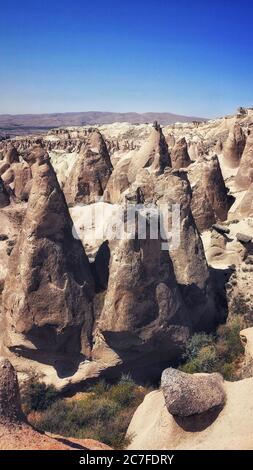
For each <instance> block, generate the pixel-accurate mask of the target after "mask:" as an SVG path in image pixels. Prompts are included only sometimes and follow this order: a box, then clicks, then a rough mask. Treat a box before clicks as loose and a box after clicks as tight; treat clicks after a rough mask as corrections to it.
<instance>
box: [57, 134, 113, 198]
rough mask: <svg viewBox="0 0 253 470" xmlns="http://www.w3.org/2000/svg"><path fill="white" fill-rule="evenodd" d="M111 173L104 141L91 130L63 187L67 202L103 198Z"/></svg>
mask: <svg viewBox="0 0 253 470" xmlns="http://www.w3.org/2000/svg"><path fill="white" fill-rule="evenodd" d="M111 173H112V164H111V161H110V156H109V153H108V150H107V147H106V144H105V141H104V139H103V137H102V135H101V134H100V132H98V131H97V130H91V132H90V135H89V137H88V140H87V142H86V143H85V144H83V146H82V148H81V151H80V154H79V155H78V158H77V161H76V163H75V165H74V166H73V167H72V170H71V172H70V174H69V176H68V178H67V181H66V184H65V186H64V194H65V196H66V199H67V202H68V203H69V204H74V203H75V204H77V203H85V204H90V203H93V202H96V199H97V198H98V197H101V196H103V194H104V190H105V188H106V185H107V182H108V180H109V178H110V176H111Z"/></svg>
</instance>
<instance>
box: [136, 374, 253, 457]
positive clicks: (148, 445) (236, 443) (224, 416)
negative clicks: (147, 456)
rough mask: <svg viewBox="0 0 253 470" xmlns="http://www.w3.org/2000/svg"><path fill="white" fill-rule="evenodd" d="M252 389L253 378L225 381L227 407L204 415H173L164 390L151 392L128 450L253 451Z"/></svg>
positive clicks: (139, 411) (137, 420)
mask: <svg viewBox="0 0 253 470" xmlns="http://www.w3.org/2000/svg"><path fill="white" fill-rule="evenodd" d="M252 386H253V378H250V379H244V380H239V381H238V382H224V389H225V392H226V396H227V399H226V404H225V406H224V407H223V409H222V411H221V412H220V413H218V412H217V411H213V412H211V411H209V412H208V413H206V414H204V415H205V416H203V415H195V416H189V417H176V416H173V415H171V414H170V413H169V412H168V410H167V407H166V404H165V398H164V395H163V392H162V391H161V390H156V391H154V392H151V393H149V394H148V395H146V397H145V399H144V401H143V403H142V404H141V405H140V406H139V408H137V410H136V412H135V414H134V416H133V419H132V421H131V423H130V426H129V428H128V435H129V436H134V437H133V438H132V441H131V444H130V445H129V446H128V449H129V450H132V451H133V450H137V451H138V452H139V451H140V450H151V451H153V450H154V449H156V450H161V451H164V449H171V450H191V451H192V450H212V451H213V450H214V449H215V450H221V451H224V450H232V451H234V450H235V449H236V450H253V443H252V433H253V423H252V420H251V419H249V413H250V411H251V409H252V406H253V399H252ZM207 398H208V397H207Z"/></svg>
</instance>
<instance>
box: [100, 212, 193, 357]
mask: <svg viewBox="0 0 253 470" xmlns="http://www.w3.org/2000/svg"><path fill="white" fill-rule="evenodd" d="M143 220H144V221H145V222H147V220H145V218H143ZM190 326H191V321H190V318H189V316H188V312H187V310H186V308H185V305H184V301H183V299H182V296H181V294H180V290H179V288H178V286H177V282H176V278H175V274H174V270H173V266H172V263H171V259H170V256H169V253H168V251H163V250H162V249H161V240H160V239H158V240H151V239H150V238H149V236H148V237H147V239H145V240H138V239H137V238H136V237H135V238H134V239H130V240H124V239H123V240H119V241H118V243H117V245H116V248H114V250H113V253H112V254H111V261H110V275H109V281H108V289H107V293H106V296H105V301H104V307H103V310H102V312H101V315H100V318H99V320H98V329H99V331H100V332H101V333H102V335H103V337H104V339H105V342H106V344H108V346H109V347H110V348H111V349H113V350H115V351H116V352H117V353H118V354H119V356H120V357H121V358H124V362H125V363H131V361H132V362H134V363H135V364H136V366H137V364H138V365H139V366H140V364H142V365H143V366H147V364H149V365H150V366H151V365H153V364H157V363H158V364H159V362H162V361H164V360H166V358H167V360H173V358H175V357H176V355H177V354H178V353H179V351H180V350H181V348H182V347H183V345H184V344H185V341H186V339H187V336H188V333H189V327H190ZM158 344H159V347H158ZM101 354H103V352H101V344H100V341H99V342H98V343H97V344H95V347H94V355H95V356H96V357H99V356H100V357H101Z"/></svg>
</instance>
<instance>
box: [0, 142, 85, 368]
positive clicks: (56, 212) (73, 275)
mask: <svg viewBox="0 0 253 470" xmlns="http://www.w3.org/2000/svg"><path fill="white" fill-rule="evenodd" d="M28 160H29V161H30V164H31V165H32V176H33V179H32V188H31V193H30V197H29V203H28V208H27V212H26V216H25V219H24V222H23V225H22V229H21V232H20V234H19V237H18V240H17V243H16V245H15V247H14V249H13V251H12V254H11V256H10V262H9V271H8V275H7V278H6V281H5V287H4V292H3V308H4V312H5V327H6V330H5V333H4V343H5V345H6V346H7V347H8V348H10V350H11V351H19V354H24V355H28V357H32V358H35V359H36V357H40V356H43V354H44V356H47V357H46V359H45V358H44V359H45V360H46V361H50V360H51V359H50V357H51V358H52V357H55V358H56V357H58V358H60V357H62V358H64V360H65V362H67V361H68V360H70V359H71V357H73V356H78V355H79V354H80V352H81V351H82V352H83V353H84V354H87V355H89V350H90V336H91V330H92V305H91V303H92V297H93V280H92V277H91V274H90V269H89V264H88V260H87V257H86V255H85V252H84V250H83V247H82V245H81V242H80V241H79V240H76V239H74V237H73V235H72V221H71V219H70V215H69V212H68V208H67V205H66V202H65V198H64V195H63V193H62V191H61V189H60V187H59V184H58V181H57V178H56V175H55V173H54V170H53V168H52V166H51V163H50V160H49V158H48V154H47V153H46V151H45V150H44V149H41V148H36V149H35V150H34V151H33V152H31V153H30V154H29V158H28ZM81 330H82V339H81ZM81 341H82V344H81Z"/></svg>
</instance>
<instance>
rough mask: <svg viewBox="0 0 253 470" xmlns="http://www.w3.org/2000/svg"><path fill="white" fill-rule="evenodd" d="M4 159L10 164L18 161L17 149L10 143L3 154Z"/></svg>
mask: <svg viewBox="0 0 253 470" xmlns="http://www.w3.org/2000/svg"><path fill="white" fill-rule="evenodd" d="M4 160H5V161H6V163H8V164H9V165H11V164H12V163H17V162H19V156H18V151H17V149H16V148H15V147H14V146H13V145H12V144H11V145H9V146H8V147H7V150H6V153H5V155H4Z"/></svg>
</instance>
